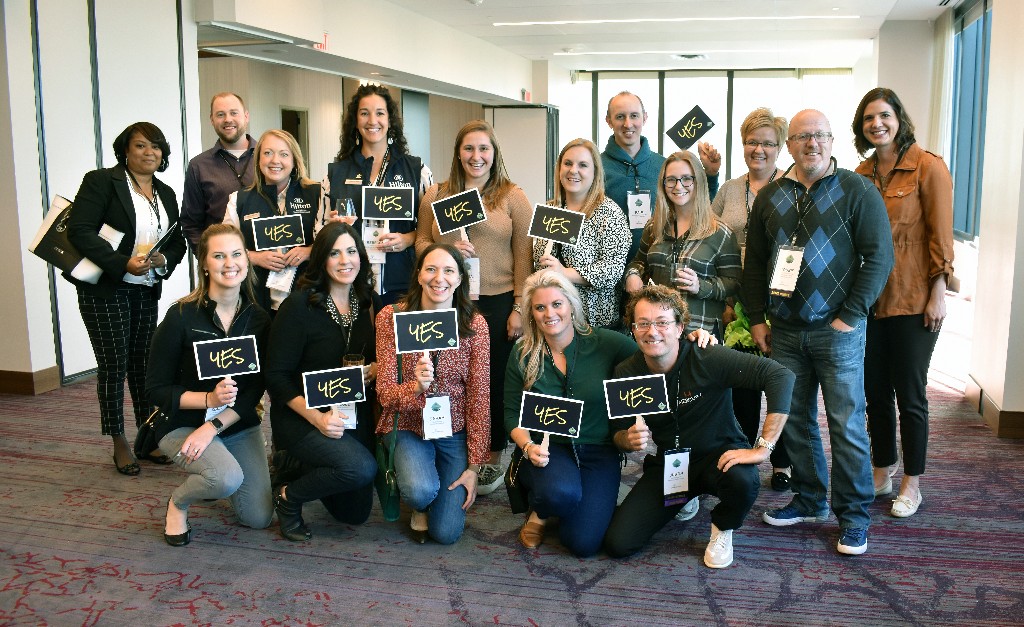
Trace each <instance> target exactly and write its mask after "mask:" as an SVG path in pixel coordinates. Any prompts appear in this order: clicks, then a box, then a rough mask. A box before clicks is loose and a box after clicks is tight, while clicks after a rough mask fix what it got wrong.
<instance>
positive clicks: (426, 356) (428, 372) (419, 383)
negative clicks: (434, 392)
mask: <svg viewBox="0 0 1024 627" xmlns="http://www.w3.org/2000/svg"><path fill="white" fill-rule="evenodd" d="M415 376H416V393H417V394H423V393H425V392H426V391H427V390H429V389H430V386H431V384H433V383H434V364H433V363H432V362H431V361H430V351H424V352H423V356H422V357H420V358H419V361H417V362H416V371H415Z"/></svg>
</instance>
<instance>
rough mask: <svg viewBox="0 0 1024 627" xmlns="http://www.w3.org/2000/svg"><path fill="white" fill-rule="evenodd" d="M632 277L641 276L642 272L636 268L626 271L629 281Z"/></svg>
mask: <svg viewBox="0 0 1024 627" xmlns="http://www.w3.org/2000/svg"><path fill="white" fill-rule="evenodd" d="M631 276H640V271H639V270H637V269H636V268H630V269H629V270H626V278H627V279H628V278H629V277H631Z"/></svg>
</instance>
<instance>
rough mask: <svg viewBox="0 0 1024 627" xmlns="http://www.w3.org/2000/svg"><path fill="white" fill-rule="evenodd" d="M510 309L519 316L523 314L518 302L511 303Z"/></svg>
mask: <svg viewBox="0 0 1024 627" xmlns="http://www.w3.org/2000/svg"><path fill="white" fill-rule="evenodd" d="M512 311H514V312H516V313H517V314H519V315H520V316H521V315H523V306H522V305H520V304H519V303H516V304H514V305H512Z"/></svg>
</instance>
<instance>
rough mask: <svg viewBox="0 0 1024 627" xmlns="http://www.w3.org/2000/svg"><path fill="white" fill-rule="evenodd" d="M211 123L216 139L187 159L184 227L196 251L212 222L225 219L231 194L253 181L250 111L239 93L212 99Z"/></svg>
mask: <svg viewBox="0 0 1024 627" xmlns="http://www.w3.org/2000/svg"><path fill="white" fill-rule="evenodd" d="M210 123H211V124H212V125H213V131H214V132H215V133H217V137H218V139H217V143H215V144H214V145H213V148H210V149H209V150H207V151H206V152H203V153H200V154H198V155H196V156H195V157H193V158H192V160H191V161H189V163H188V171H187V172H185V193H184V196H183V197H182V201H181V217H180V220H181V229H182V232H183V233H184V234H185V237H186V238H187V239H188V241H189V242H190V244H191V247H192V250H193V252H194V251H195V250H196V245H197V244H198V243H199V237H200V236H201V235H202V234H203V231H204V230H206V227H207V226H209V225H211V224H219V223H221V222H223V221H224V208H225V207H226V206H227V203H228V196H229V195H231V193H232V192H237V191H239V190H241V189H243V188H245V187H248V186H249V185H251V184H252V176H253V168H252V152H253V149H254V148H255V146H256V140H254V139H253V138H252V137H251V136H250V135H249V134H248V131H249V111H248V109H246V108H245V102H244V101H242V97H241V96H239V95H238V94H234V93H231V92H222V93H219V94H217V95H215V96H214V97H213V99H212V100H210Z"/></svg>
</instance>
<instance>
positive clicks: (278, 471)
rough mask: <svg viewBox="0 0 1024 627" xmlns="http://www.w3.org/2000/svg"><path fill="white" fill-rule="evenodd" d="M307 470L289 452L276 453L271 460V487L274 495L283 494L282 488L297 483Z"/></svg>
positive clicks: (280, 451)
mask: <svg viewBox="0 0 1024 627" xmlns="http://www.w3.org/2000/svg"><path fill="white" fill-rule="evenodd" d="M305 470H306V469H304V468H303V467H302V462H300V461H299V460H298V459H297V458H295V457H293V456H292V455H289V454H288V451H283V450H279V451H275V452H274V454H273V455H272V456H271V458H270V487H271V489H272V490H273V491H274V494H279V493H280V492H281V486H283V485H286V484H289V483H291V482H292V481H295V480H296V479H298V478H299V477H301V476H302V475H303V474H305Z"/></svg>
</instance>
